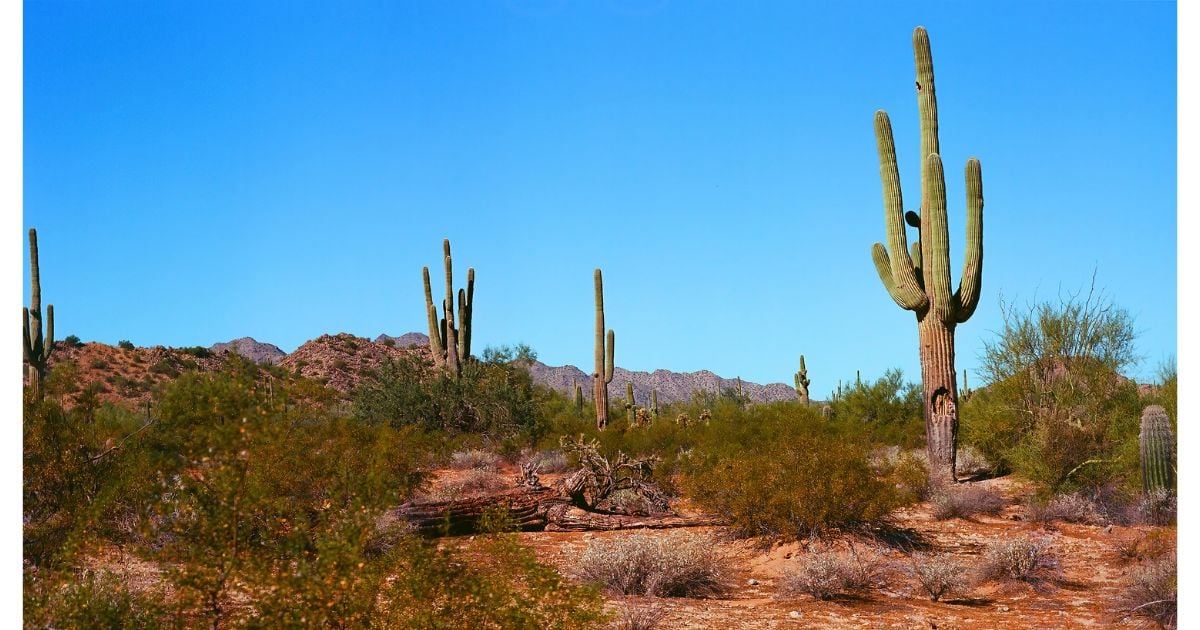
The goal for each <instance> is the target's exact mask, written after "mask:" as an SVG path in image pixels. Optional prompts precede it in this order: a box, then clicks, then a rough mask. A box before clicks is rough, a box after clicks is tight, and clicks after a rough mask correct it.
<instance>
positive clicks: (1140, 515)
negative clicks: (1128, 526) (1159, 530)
mask: <svg viewBox="0 0 1200 630" xmlns="http://www.w3.org/2000/svg"><path fill="white" fill-rule="evenodd" d="M1177 509H1178V497H1177V496H1176V495H1175V492H1174V491H1173V490H1167V489H1165V488H1158V489H1155V490H1151V491H1149V492H1147V493H1145V494H1143V495H1141V496H1140V497H1138V499H1137V501H1136V502H1135V503H1134V504H1133V510H1132V512H1133V513H1132V514H1131V515H1130V519H1129V520H1130V521H1131V522H1132V523H1134V524H1138V525H1174V524H1175V517H1176V511H1177Z"/></svg>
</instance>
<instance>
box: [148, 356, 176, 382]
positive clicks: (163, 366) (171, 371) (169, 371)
mask: <svg viewBox="0 0 1200 630" xmlns="http://www.w3.org/2000/svg"><path fill="white" fill-rule="evenodd" d="M150 373H151V374H161V375H163V376H166V377H169V378H175V377H176V376H179V368H178V367H176V366H175V363H174V362H173V361H171V360H169V359H163V360H161V361H158V362H157V363H155V364H154V365H151V366H150Z"/></svg>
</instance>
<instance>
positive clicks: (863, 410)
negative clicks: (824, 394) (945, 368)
mask: <svg viewBox="0 0 1200 630" xmlns="http://www.w3.org/2000/svg"><path fill="white" fill-rule="evenodd" d="M830 406H831V407H832V408H833V421H834V422H836V423H839V424H842V425H845V428H846V430H848V431H852V432H855V433H859V434H861V435H862V436H864V437H866V438H868V439H870V440H871V441H873V442H875V443H877V444H883V445H889V446H890V445H896V446H901V447H904V448H917V447H922V448H923V447H924V446H925V421H924V419H923V415H922V414H923V413H924V411H923V409H922V404H921V387H920V385H917V384H915V383H905V382H904V373H903V372H902V371H901V370H899V369H891V370H888V371H887V372H885V373H884V375H883V376H882V377H881V378H879V379H878V380H876V381H875V382H874V383H862V382H857V381H856V382H855V384H854V385H853V386H851V387H849V388H847V389H845V390H843V392H842V395H841V396H840V397H838V399H837V400H835V401H833V403H832V404H831V405H830Z"/></svg>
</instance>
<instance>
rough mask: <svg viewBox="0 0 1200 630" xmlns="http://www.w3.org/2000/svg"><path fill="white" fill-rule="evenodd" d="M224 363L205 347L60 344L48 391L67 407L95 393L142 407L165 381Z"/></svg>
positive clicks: (52, 358) (52, 357)
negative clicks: (130, 347)
mask: <svg viewBox="0 0 1200 630" xmlns="http://www.w3.org/2000/svg"><path fill="white" fill-rule="evenodd" d="M222 363H224V358H223V357H220V356H217V355H215V354H213V353H211V352H210V351H208V350H207V349H205V348H167V347H164V346H154V347H150V348H133V349H126V348H120V347H115V346H110V345H107V344H103V343H99V342H92V343H86V344H81V345H79V346H74V347H70V346H67V345H66V344H64V343H62V342H59V343H57V344H55V348H54V354H52V355H50V365H51V376H50V379H49V383H48V384H47V394H48V395H52V396H57V397H58V398H59V400H60V402H61V403H62V404H63V405H64V406H67V407H71V406H74V405H76V404H78V403H79V401H80V399H81V397H85V398H86V397H90V396H92V395H94V396H95V400H96V401H97V402H111V403H122V404H125V405H127V406H132V407H135V408H139V407H141V406H142V405H144V404H145V403H146V402H148V401H149V400H150V399H151V397H152V395H153V394H154V392H155V391H156V390H157V389H158V387H159V386H160V385H162V384H163V383H165V382H167V381H169V380H171V379H174V378H175V377H177V376H179V375H180V374H182V373H183V372H185V371H188V370H204V371H207V370H215V369H217V368H218V367H220V366H221V364H222ZM71 377H74V378H71ZM68 382H69V384H68ZM59 383H63V384H62V385H60V384H59ZM89 390H90V393H85V392H89Z"/></svg>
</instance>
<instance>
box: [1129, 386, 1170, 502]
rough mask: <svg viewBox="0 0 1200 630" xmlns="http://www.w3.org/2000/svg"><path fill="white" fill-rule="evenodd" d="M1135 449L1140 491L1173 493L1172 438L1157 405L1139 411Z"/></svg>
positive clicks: (1167, 424) (1164, 417) (1167, 421)
mask: <svg viewBox="0 0 1200 630" xmlns="http://www.w3.org/2000/svg"><path fill="white" fill-rule="evenodd" d="M1138 445H1139V447H1140V449H1141V458H1142V489H1143V490H1145V491H1146V492H1153V491H1154V490H1174V489H1175V435H1174V434H1173V433H1172V432H1171V421H1170V419H1169V418H1168V417H1167V412H1166V410H1164V409H1163V408H1162V407H1160V406H1158V405H1150V406H1149V407H1146V408H1145V409H1144V410H1143V411H1142V426H1141V432H1140V433H1139V434H1138Z"/></svg>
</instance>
